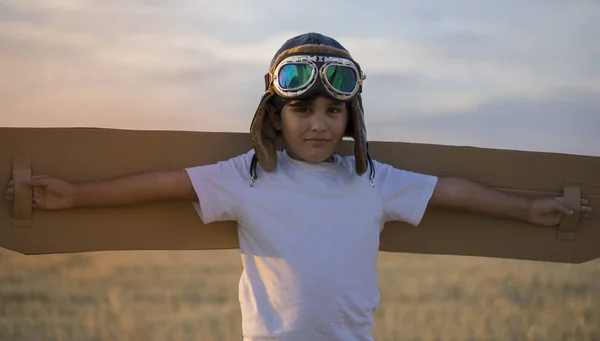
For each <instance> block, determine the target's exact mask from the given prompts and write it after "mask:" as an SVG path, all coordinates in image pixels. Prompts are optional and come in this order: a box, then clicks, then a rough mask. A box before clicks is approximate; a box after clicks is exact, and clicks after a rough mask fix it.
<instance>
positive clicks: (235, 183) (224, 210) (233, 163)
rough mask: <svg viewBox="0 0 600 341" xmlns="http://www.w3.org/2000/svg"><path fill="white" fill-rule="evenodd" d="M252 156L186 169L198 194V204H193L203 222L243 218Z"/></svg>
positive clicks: (249, 154) (249, 153) (241, 156)
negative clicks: (242, 213) (241, 216)
mask: <svg viewBox="0 0 600 341" xmlns="http://www.w3.org/2000/svg"><path fill="white" fill-rule="evenodd" d="M253 153H254V151H250V152H248V153H246V154H242V155H239V156H236V157H233V158H231V159H229V160H226V161H220V162H217V163H214V164H210V165H204V166H195V167H190V168H186V169H185V170H186V171H187V173H188V175H189V177H190V181H191V183H192V186H193V187H194V190H195V191H196V194H197V195H198V201H195V202H193V203H192V204H193V205H194V208H195V209H196V212H198V215H199V216H200V219H202V222H203V223H205V224H208V223H211V222H214V221H225V220H237V219H238V217H240V215H241V212H242V209H243V206H244V203H245V201H246V197H247V194H248V189H249V187H250V173H249V172H250V163H251V160H252V155H253Z"/></svg>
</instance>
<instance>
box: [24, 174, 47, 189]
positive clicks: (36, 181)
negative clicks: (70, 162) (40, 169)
mask: <svg viewBox="0 0 600 341" xmlns="http://www.w3.org/2000/svg"><path fill="white" fill-rule="evenodd" d="M27 183H28V184H29V185H30V186H47V185H48V176H46V175H36V176H32V177H31V180H29V181H28V182H27Z"/></svg>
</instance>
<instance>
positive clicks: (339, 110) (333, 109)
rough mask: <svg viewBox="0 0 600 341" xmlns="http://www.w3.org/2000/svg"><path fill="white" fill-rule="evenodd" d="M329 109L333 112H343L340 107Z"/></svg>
mask: <svg viewBox="0 0 600 341" xmlns="http://www.w3.org/2000/svg"><path fill="white" fill-rule="evenodd" d="M327 111H328V112H329V113H332V114H337V113H340V112H342V110H341V109H340V108H338V107H330V108H329V109H327Z"/></svg>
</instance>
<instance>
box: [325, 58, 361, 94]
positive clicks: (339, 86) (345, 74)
mask: <svg viewBox="0 0 600 341" xmlns="http://www.w3.org/2000/svg"><path fill="white" fill-rule="evenodd" d="M325 77H327V81H329V84H330V85H331V86H332V87H333V88H334V89H336V90H337V91H339V92H344V93H351V92H352V91H353V90H354V88H355V87H356V83H357V79H356V73H355V72H354V70H353V69H352V68H349V67H347V66H342V65H329V66H328V67H327V69H326V70H325Z"/></svg>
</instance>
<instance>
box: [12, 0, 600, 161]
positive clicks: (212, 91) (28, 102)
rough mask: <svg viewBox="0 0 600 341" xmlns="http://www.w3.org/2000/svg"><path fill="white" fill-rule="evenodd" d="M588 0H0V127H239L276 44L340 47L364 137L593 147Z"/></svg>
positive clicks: (592, 24) (599, 80)
mask: <svg viewBox="0 0 600 341" xmlns="http://www.w3.org/2000/svg"><path fill="white" fill-rule="evenodd" d="M599 18H600V1H598V0H571V1H564V0H537V1H533V0H506V1H494V2H491V1H478V0H454V1H446V0H435V1H433V0H432V1H399V0H385V1H369V2H364V1H355V0H346V1H343V2H342V1H339V0H328V1H327V2H325V1H314V0H305V1H303V2H299V3H291V2H289V3H284V2H281V1H274V0H253V1H246V0H220V1H206V0H194V1H192V0H171V1H158V0H138V1H134V0H119V1H116V0H106V1H91V0H53V1H37V0H0V75H1V77H0V109H1V110H0V126H4V127H82V126H85V127H101V128H119V129H144V130H193V131H227V132H247V131H248V129H249V126H250V121H251V119H252V116H253V114H254V111H255V110H256V107H257V105H258V101H259V99H260V96H261V95H262V93H263V91H264V85H263V75H264V73H265V72H266V71H267V69H268V66H269V62H270V60H271V58H272V57H273V54H274V53H275V52H276V51H277V49H278V48H279V47H280V46H281V45H282V44H283V43H284V42H285V41H286V40H287V39H289V38H290V37H292V36H295V35H297V34H301V33H305V32H319V33H323V34H326V35H328V36H331V37H333V38H335V39H336V40H338V41H339V42H340V43H341V44H342V45H344V46H345V47H346V48H348V49H349V51H350V53H351V54H352V56H353V57H354V58H355V59H356V60H357V61H358V63H360V65H361V66H362V68H363V69H364V71H365V73H366V74H367V79H366V81H365V85H364V93H363V99H364V104H365V116H366V118H365V119H366V122H367V129H368V138H369V140H372V141H401V142H415V143H432V144H446V145H469V146H478V147H487V148H503V149H517V150H529V151H543V152H558V153H570V154H582V155H593V156H600V62H599V61H600V43H598V37H599V36H600V20H598V19H599Z"/></svg>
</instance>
